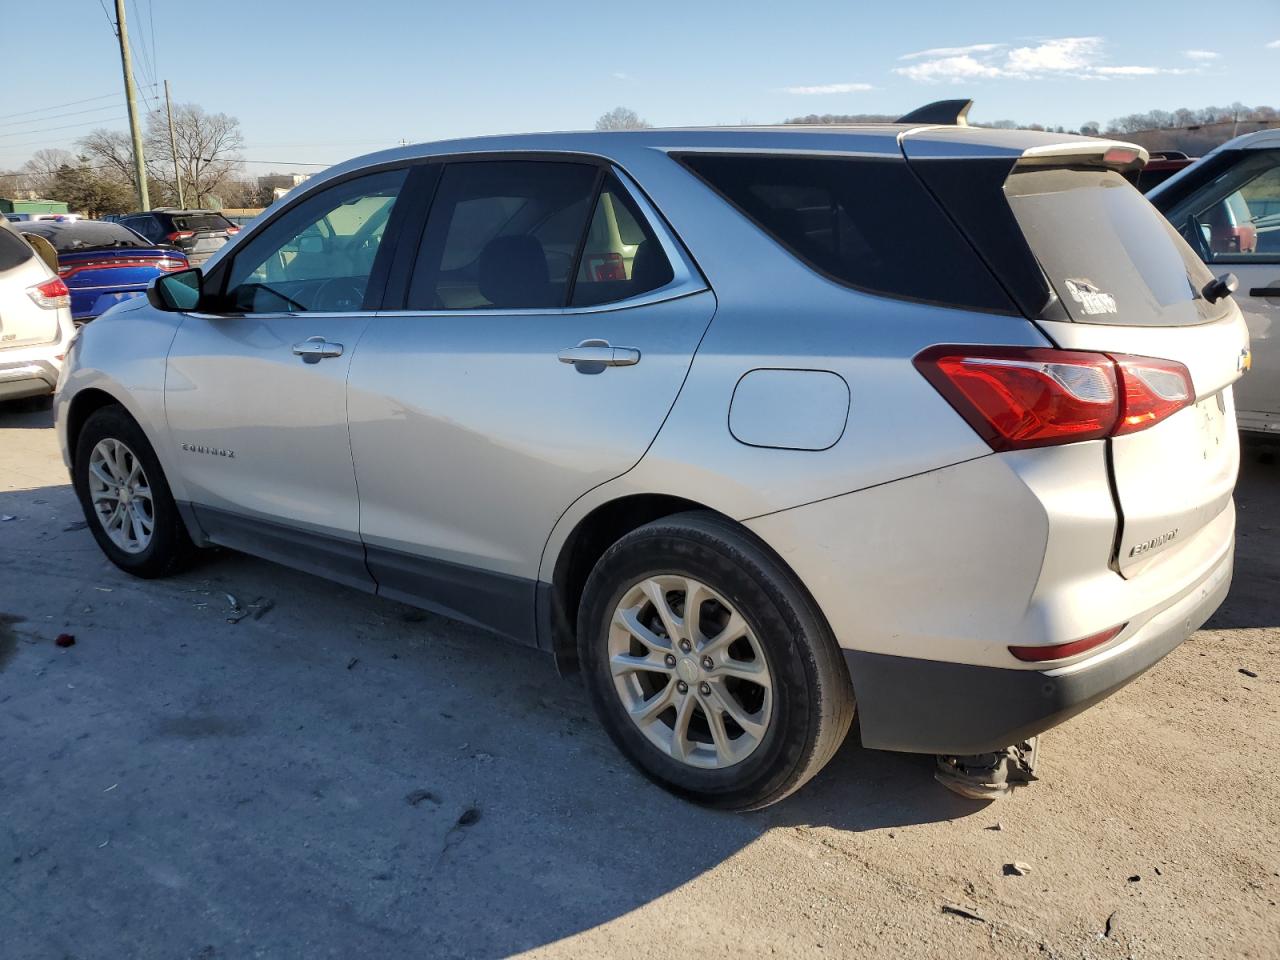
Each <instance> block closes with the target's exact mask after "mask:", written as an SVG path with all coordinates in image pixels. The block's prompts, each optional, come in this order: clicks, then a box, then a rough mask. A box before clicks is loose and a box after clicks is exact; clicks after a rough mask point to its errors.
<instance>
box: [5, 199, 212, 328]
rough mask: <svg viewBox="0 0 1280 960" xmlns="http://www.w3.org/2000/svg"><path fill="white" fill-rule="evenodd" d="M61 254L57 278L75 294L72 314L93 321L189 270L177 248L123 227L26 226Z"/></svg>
mask: <svg viewBox="0 0 1280 960" xmlns="http://www.w3.org/2000/svg"><path fill="white" fill-rule="evenodd" d="M17 229H19V230H20V231H21V232H22V233H23V234H26V235H28V236H30V235H34V236H37V237H43V238H44V239H46V240H48V241H49V243H51V244H52V245H53V249H54V250H55V251H56V252H57V254H58V276H59V277H60V278H61V279H62V281H63V283H65V284H66V285H67V288H68V289H69V290H70V291H71V316H72V318H73V319H74V320H75V321H76V322H77V323H83V322H84V321H86V320H92V319H93V318H94V317H96V316H98V314H100V313H102V312H103V311H105V310H106V309H107V308H108V307H112V306H114V305H115V304H117V303H119V302H120V301H121V300H128V299H129V298H130V297H137V296H141V295H142V294H144V293H146V291H147V284H148V283H150V282H151V281H152V280H154V279H155V278H156V277H159V276H163V275H164V274H166V273H172V272H173V271H175V270H185V269H187V258H186V257H185V256H184V255H183V254H182V253H181V252H180V251H178V250H174V249H172V248H170V247H161V246H157V245H156V244H154V243H151V242H150V241H148V240H146V239H144V238H143V237H140V236H138V234H136V233H134V232H133V231H132V230H130V229H129V228H127V227H125V226H122V225H121V224H119V223H103V222H101V221H98V220H74V221H58V220H35V221H31V222H28V223H23V224H21V225H20V226H19V227H18V228H17Z"/></svg>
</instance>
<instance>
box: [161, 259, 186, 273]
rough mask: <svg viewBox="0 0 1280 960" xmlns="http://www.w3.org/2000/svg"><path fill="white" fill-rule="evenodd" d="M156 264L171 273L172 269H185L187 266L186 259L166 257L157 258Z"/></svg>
mask: <svg viewBox="0 0 1280 960" xmlns="http://www.w3.org/2000/svg"><path fill="white" fill-rule="evenodd" d="M156 266H157V267H159V268H160V269H161V270H163V271H165V272H166V273H172V272H173V271H174V270H185V269H186V268H187V261H185V260H170V259H168V258H166V259H164V260H157V261H156Z"/></svg>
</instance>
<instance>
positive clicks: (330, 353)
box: [293, 337, 342, 363]
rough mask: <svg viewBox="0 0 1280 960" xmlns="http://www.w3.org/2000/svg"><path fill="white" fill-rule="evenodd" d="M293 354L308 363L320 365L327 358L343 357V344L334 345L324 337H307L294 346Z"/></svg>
mask: <svg viewBox="0 0 1280 960" xmlns="http://www.w3.org/2000/svg"><path fill="white" fill-rule="evenodd" d="M293 352H294V353H295V354H296V355H297V356H299V357H301V358H302V359H303V361H304V362H306V363H319V362H320V361H321V360H323V359H324V358H325V357H340V356H342V344H340V343H333V342H331V341H329V340H326V339H325V338H324V337H307V339H305V340H303V341H302V342H301V343H295V344H294V345H293Z"/></svg>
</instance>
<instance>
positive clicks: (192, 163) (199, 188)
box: [146, 103, 244, 206]
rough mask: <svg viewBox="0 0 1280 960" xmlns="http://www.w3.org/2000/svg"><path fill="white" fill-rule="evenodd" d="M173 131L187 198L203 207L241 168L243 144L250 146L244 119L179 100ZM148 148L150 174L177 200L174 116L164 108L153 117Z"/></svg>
mask: <svg viewBox="0 0 1280 960" xmlns="http://www.w3.org/2000/svg"><path fill="white" fill-rule="evenodd" d="M173 130H174V138H175V139H176V141H177V147H178V149H177V159H178V174H179V176H181V177H182V188H183V190H184V191H185V197H184V199H185V200H186V201H187V203H188V204H190V205H192V206H201V205H203V204H205V203H208V202H209V199H210V198H211V197H213V196H215V195H216V194H217V191H218V190H219V188H220V187H221V186H222V185H223V184H225V183H228V182H229V181H231V180H234V179H236V178H237V177H238V175H239V173H240V148H241V147H243V146H244V137H243V136H241V134H240V121H239V120H237V119H236V118H235V117H232V116H228V115H227V114H225V113H205V111H204V108H203V107H201V106H199V105H198V104H194V103H175V104H174V105H173ZM146 151H147V176H149V177H150V178H151V179H153V180H154V181H156V183H158V184H159V185H160V188H161V192H162V193H163V194H165V195H167V196H169V197H171V198H172V201H173V202H176V200H177V193H178V191H177V185H176V184H175V183H174V179H173V166H174V164H173V160H174V152H173V150H172V149H171V148H170V145H169V120H168V117H167V116H166V115H165V112H164V111H163V110H155V111H152V112H151V114H149V115H148V117H147V139H146ZM219 199H221V198H219Z"/></svg>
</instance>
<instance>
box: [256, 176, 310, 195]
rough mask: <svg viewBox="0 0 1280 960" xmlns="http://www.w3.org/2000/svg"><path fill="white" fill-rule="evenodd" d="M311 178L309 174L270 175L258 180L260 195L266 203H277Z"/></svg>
mask: <svg viewBox="0 0 1280 960" xmlns="http://www.w3.org/2000/svg"><path fill="white" fill-rule="evenodd" d="M310 178H311V174H309V173H268V174H267V175H266V176H262V177H259V178H258V193H259V195H260V196H261V198H262V199H263V200H264V201H267V202H275V201H276V200H279V199H280V198H281V197H283V196H284V195H285V194H286V193H288V192H289V191H290V190H292V189H293V188H294V187H296V186H298V185H299V184H302V183H306V182H307V180H309V179H310Z"/></svg>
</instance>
